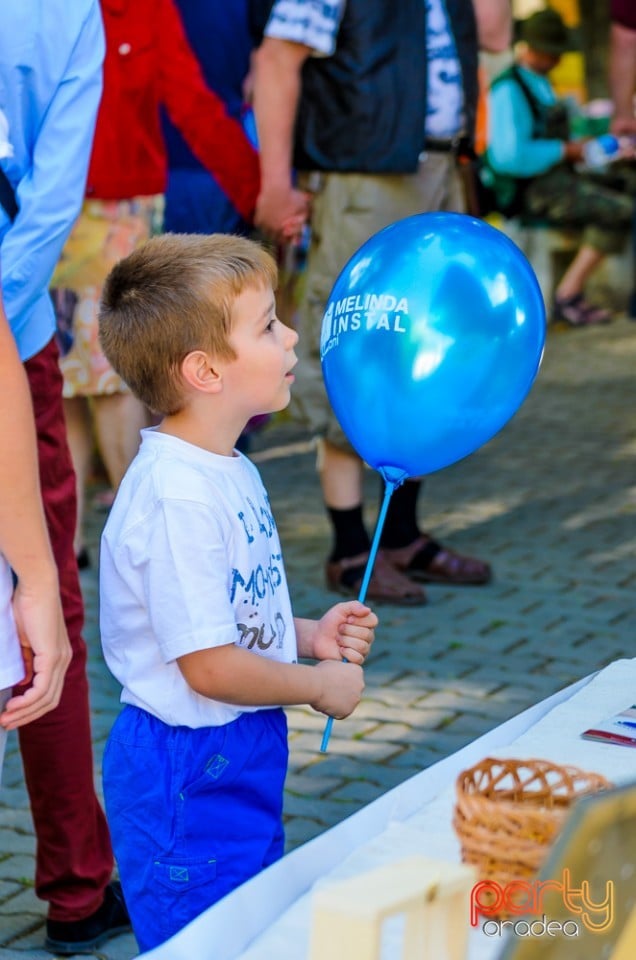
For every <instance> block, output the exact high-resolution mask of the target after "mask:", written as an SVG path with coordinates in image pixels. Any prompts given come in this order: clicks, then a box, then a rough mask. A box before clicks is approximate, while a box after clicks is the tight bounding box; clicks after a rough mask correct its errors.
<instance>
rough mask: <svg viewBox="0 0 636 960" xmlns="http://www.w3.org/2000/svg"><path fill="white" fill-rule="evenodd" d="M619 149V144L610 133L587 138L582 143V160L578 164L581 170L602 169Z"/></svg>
mask: <svg viewBox="0 0 636 960" xmlns="http://www.w3.org/2000/svg"><path fill="white" fill-rule="evenodd" d="M619 151H620V144H619V142H618V140H617V138H616V137H614V136H612V134H611V133H604V134H602V135H601V136H600V137H595V138H594V139H593V140H588V141H587V142H586V143H584V144H583V162H582V163H581V164H579V169H580V170H582V171H600V170H604V169H605V167H607V166H608V164H610V163H611V162H612V160H613V159H614V158H615V157H616V155H617V154H618V153H619Z"/></svg>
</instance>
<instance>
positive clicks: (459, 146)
mask: <svg viewBox="0 0 636 960" xmlns="http://www.w3.org/2000/svg"><path fill="white" fill-rule="evenodd" d="M470 152H471V148H470V142H469V140H468V137H464V136H459V135H458V136H456V137H449V138H448V139H447V140H446V139H444V140H443V139H441V138H439V137H427V138H426V139H425V141H424V150H423V154H424V155H426V154H427V153H453V154H454V155H455V156H456V157H458V156H470ZM420 159H424V157H422V156H421V155H420Z"/></svg>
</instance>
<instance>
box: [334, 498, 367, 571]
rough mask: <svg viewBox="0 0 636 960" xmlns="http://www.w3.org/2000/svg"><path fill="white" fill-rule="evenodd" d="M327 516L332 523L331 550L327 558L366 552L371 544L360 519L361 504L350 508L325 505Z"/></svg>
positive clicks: (352, 555)
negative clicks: (343, 508) (339, 508)
mask: <svg viewBox="0 0 636 960" xmlns="http://www.w3.org/2000/svg"><path fill="white" fill-rule="evenodd" d="M327 512H328V514H329V518H330V520H331V523H332V525H333V535H334V541H333V550H332V552H331V556H330V557H329V559H330V560H331V561H335V560H342V559H344V558H345V557H356V556H357V555H358V554H359V553H366V551H367V550H368V549H369V547H370V546H371V541H370V540H369V534H368V533H367V531H366V529H365V526H364V521H363V519H362V506H359V507H352V508H351V509H350V510H335V509H334V508H333V507H327Z"/></svg>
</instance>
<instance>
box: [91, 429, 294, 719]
mask: <svg viewBox="0 0 636 960" xmlns="http://www.w3.org/2000/svg"><path fill="white" fill-rule="evenodd" d="M100 629H101V638H102V646H103V650H104V657H105V659H106V663H107V664H108V667H109V668H110V670H111V671H112V673H113V674H114V675H115V677H116V678H117V680H119V682H120V683H121V685H122V687H123V690H122V695H121V699H122V701H123V702H124V703H131V704H134V705H136V706H138V707H141V708H142V709H143V710H147V711H148V712H149V713H151V714H154V715H155V716H156V717H159V719H161V720H163V721H164V722H165V723H167V724H170V725H171V726H179V725H183V726H188V727H203V726H219V725H221V724H225V723H229V722H231V721H232V720H234V719H236V717H238V716H239V715H240V714H241V713H243V712H245V711H246V710H249V709H256V708H249V707H247V708H246V707H236V706H232V705H228V704H224V703H219V702H217V701H214V700H210V699H208V698H206V697H203V696H200V695H199V694H197V693H195V692H194V691H193V690H192V689H191V688H190V687H189V686H188V684H187V683H186V681H185V680H184V678H183V675H182V674H181V671H180V669H179V666H178V664H177V662H176V658H177V657H180V656H182V655H184V654H187V653H191V652H193V651H195V650H203V649H206V648H209V647H217V646H222V645H224V644H227V643H236V644H237V645H238V646H240V647H244V648H245V649H248V650H252V651H253V653H255V654H258V655H260V656H264V657H269V658H270V659H273V660H278V661H283V662H285V663H291V662H295V661H296V658H297V651H296V634H295V629H294V621H293V616H292V610H291V603H290V599H289V593H288V590H287V581H286V578H285V571H284V567H283V560H282V556H281V547H280V541H279V538H278V532H277V529H276V524H275V523H274V518H273V516H272V512H271V508H270V504H269V499H268V497H267V494H266V492H265V488H264V487H263V483H262V481H261V478H260V475H259V473H258V470H257V469H256V467H255V466H254V465H253V464H252V463H251V462H250V461H249V460H248V459H247V458H246V457H244V456H243V455H242V454H238V453H237V454H236V456H233V457H223V456H219V455H217V454H213V453H210V452H208V451H207V450H204V449H202V448H201V447H197V446H194V445H192V444H190V443H187V442H185V441H184V440H179V439H177V438H176V437H173V436H169V435H167V434H163V433H159V432H157V431H156V430H155V429H148V430H143V431H142V444H141V448H140V450H139V452H138V454H137V456H136V457H135V459H134V461H133V462H132V464H131V466H130V467H129V469H128V472H127V473H126V476H125V477H124V479H123V481H122V484H121V486H120V488H119V491H118V493H117V497H116V498H115V503H114V504H113V507H112V509H111V511H110V515H109V517H108V521H107V523H106V527H105V529H104V533H103V535H102V544H101V559H100Z"/></svg>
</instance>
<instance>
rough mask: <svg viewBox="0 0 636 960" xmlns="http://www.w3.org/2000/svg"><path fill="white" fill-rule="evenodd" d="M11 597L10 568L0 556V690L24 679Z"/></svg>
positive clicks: (11, 580) (11, 581) (11, 579)
mask: <svg viewBox="0 0 636 960" xmlns="http://www.w3.org/2000/svg"><path fill="white" fill-rule="evenodd" d="M12 596H13V577H12V575H11V567H10V566H9V564H8V563H7V561H6V560H5V558H4V557H3V556H2V554H0V690H6V689H8V688H10V687H12V686H13V685H14V684H16V683H20V681H21V680H23V679H24V661H23V659H22V653H21V651H20V644H19V642H18V632H17V630H16V626H15V620H14V619H13V611H12V609H11V597H12Z"/></svg>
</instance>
